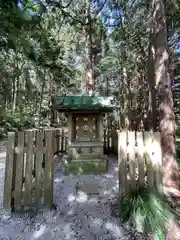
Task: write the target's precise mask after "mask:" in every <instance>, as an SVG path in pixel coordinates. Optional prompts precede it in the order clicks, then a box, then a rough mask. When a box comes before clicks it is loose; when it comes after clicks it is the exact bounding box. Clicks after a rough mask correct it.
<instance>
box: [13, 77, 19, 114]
mask: <svg viewBox="0 0 180 240" xmlns="http://www.w3.org/2000/svg"><path fill="white" fill-rule="evenodd" d="M17 93H18V77H16V78H15V80H14V82H13V102H12V111H13V113H14V112H15V110H16V102H17Z"/></svg>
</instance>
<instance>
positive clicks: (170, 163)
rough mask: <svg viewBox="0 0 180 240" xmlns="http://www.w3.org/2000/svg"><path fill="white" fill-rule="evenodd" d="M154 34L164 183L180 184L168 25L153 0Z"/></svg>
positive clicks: (159, 4) (161, 6)
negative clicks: (170, 72)
mask: <svg viewBox="0 0 180 240" xmlns="http://www.w3.org/2000/svg"><path fill="white" fill-rule="evenodd" d="M152 9H153V34H154V46H155V82H156V88H157V94H158V100H159V114H160V132H161V143H162V152H163V184H164V186H167V187H175V188H176V189H177V188H178V187H179V186H180V184H179V183H180V182H179V171H178V164H177V159H176V145H175V114H174V108H173V97H172V91H171V77H170V74H169V52H168V42H167V27H166V17H165V9H164V1H163V0H153V1H152Z"/></svg>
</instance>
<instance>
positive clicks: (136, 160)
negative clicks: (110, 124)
mask: <svg viewBox="0 0 180 240" xmlns="http://www.w3.org/2000/svg"><path fill="white" fill-rule="evenodd" d="M118 167H119V188H120V192H121V194H125V193H127V192H128V191H131V190H133V189H136V188H137V187H139V186H142V185H148V186H150V187H155V186H156V187H158V188H159V187H161V183H162V180H161V176H162V174H161V168H162V155H161V143H160V133H159V132H155V133H150V132H144V133H143V132H120V131H119V132H118Z"/></svg>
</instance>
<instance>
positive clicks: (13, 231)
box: [0, 142, 146, 240]
mask: <svg viewBox="0 0 180 240" xmlns="http://www.w3.org/2000/svg"><path fill="white" fill-rule="evenodd" d="M5 146H6V143H5V142H4V143H3V142H2V143H1V146H0V240H37V239H38V240H40V239H43V240H51V239H54V240H56V239H57V240H66V239H67V240H82V239H84V240H106V239H107V240H115V239H120V240H125V239H129V240H133V239H137V240H139V239H146V238H145V237H144V236H142V235H141V234H139V233H137V232H136V231H134V230H128V229H126V228H125V226H123V225H122V223H121V222H120V219H119V217H118V215H117V211H116V210H117V208H116V207H115V206H117V204H116V196H117V191H118V174H117V161H116V158H115V157H114V156H109V170H108V173H107V174H103V175H87V176H79V177H75V176H64V174H63V164H62V156H58V157H56V159H55V160H54V204H55V206H56V208H55V209H54V210H53V211H52V212H49V213H46V214H45V213H42V212H38V213H36V212H34V211H29V212H22V213H12V214H11V216H7V215H5V214H4V212H3V205H2V203H3V185H4V170H5V155H6V154H5ZM77 184H79V185H78V186H80V185H81V186H84V189H83V188H82V189H83V190H82V189H79V190H77ZM90 193H91V194H90Z"/></svg>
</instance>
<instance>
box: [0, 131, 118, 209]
mask: <svg viewBox="0 0 180 240" xmlns="http://www.w3.org/2000/svg"><path fill="white" fill-rule="evenodd" d="M111 132H112V131H110V130H108V131H105V135H104V143H105V150H104V151H105V152H106V153H109V152H110V151H112V150H113V149H117V147H116V146H118V144H117V137H116V140H114V141H113V140H112V138H113V134H115V135H114V136H117V133H116V132H115V131H114V132H113V134H111ZM67 135H68V134H67V129H65V128H60V129H57V128H52V129H47V130H37V129H34V130H29V131H24V132H17V133H15V132H9V133H8V145H7V156H6V170H5V181H4V208H5V209H6V210H8V211H9V210H10V209H11V208H12V207H14V208H15V209H16V210H18V209H20V208H21V207H33V206H35V207H39V206H40V205H41V206H42V204H44V206H45V207H46V208H50V206H51V205H52V200H53V155H54V153H56V152H61V153H67V149H68V141H67ZM113 143H114V145H115V147H114V146H113Z"/></svg>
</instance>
